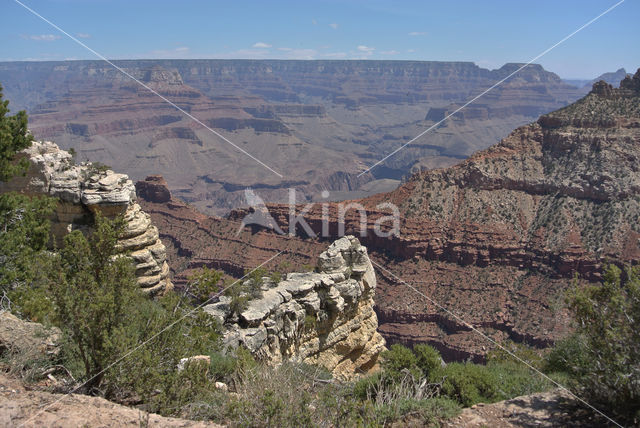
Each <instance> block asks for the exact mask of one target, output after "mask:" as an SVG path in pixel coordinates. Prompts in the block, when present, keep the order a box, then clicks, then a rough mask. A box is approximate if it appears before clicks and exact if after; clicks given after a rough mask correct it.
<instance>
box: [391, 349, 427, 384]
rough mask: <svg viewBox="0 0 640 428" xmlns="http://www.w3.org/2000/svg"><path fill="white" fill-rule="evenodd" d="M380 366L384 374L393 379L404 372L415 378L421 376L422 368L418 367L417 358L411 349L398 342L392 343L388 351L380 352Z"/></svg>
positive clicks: (400, 376)
mask: <svg viewBox="0 0 640 428" xmlns="http://www.w3.org/2000/svg"><path fill="white" fill-rule="evenodd" d="M380 357H381V358H382V362H381V366H382V369H383V370H384V372H385V374H386V375H387V376H389V377H391V378H393V379H400V378H402V377H404V376H405V373H407V372H408V373H410V374H411V375H412V376H413V377H415V378H420V377H422V374H423V373H422V370H420V368H419V367H418V358H417V357H416V355H415V354H414V353H413V352H412V351H411V349H409V348H407V347H405V346H402V345H400V344H397V343H396V344H393V345H391V347H390V348H389V350H388V351H384V352H382V353H381V354H380Z"/></svg>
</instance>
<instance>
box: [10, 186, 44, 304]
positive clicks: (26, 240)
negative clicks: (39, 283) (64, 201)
mask: <svg viewBox="0 0 640 428" xmlns="http://www.w3.org/2000/svg"><path fill="white" fill-rule="evenodd" d="M54 206H55V200H54V199H52V198H48V197H39V198H36V197H29V196H25V195H20V194H17V193H3V194H1V195H0V292H5V293H12V292H14V291H15V290H17V289H18V288H19V287H20V286H25V287H29V286H31V285H32V284H33V281H34V280H35V278H36V277H37V276H38V275H40V274H42V269H41V266H40V264H41V262H42V261H43V260H42V258H43V257H44V256H43V252H44V251H45V250H46V246H47V243H48V242H49V221H48V216H49V215H50V214H51V213H52V211H53V208H54Z"/></svg>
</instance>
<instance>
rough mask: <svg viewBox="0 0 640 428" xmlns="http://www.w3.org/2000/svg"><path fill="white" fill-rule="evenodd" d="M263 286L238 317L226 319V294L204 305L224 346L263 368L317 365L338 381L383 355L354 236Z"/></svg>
mask: <svg viewBox="0 0 640 428" xmlns="http://www.w3.org/2000/svg"><path fill="white" fill-rule="evenodd" d="M265 280H266V278H265ZM265 284H266V285H263V290H262V296H261V297H259V298H257V299H254V300H251V301H250V302H249V304H248V307H247V308H246V309H245V310H243V311H242V312H241V313H240V314H234V313H232V311H231V309H230V302H231V298H229V297H226V296H224V297H221V298H220V301H219V302H217V303H214V304H211V305H207V306H205V311H206V312H208V313H209V314H211V315H212V316H214V317H216V318H217V319H218V320H219V321H220V322H221V323H222V324H223V325H224V327H225V329H226V332H225V336H224V340H225V343H226V344H227V346H231V347H236V346H239V345H243V346H245V347H246V348H247V349H249V350H250V351H251V353H252V354H254V355H255V356H256V357H258V358H261V359H264V360H266V361H269V362H271V363H278V362H281V361H283V360H286V359H294V360H297V361H301V362H305V363H309V364H316V365H320V366H323V367H325V368H326V369H327V370H329V371H331V372H332V373H333V374H334V375H335V376H338V377H341V378H352V377H354V376H355V375H357V374H361V373H366V372H368V371H369V370H371V369H372V368H374V367H375V366H376V363H377V358H378V355H379V353H380V352H381V351H382V350H384V349H385V348H384V345H385V342H384V339H383V338H382V336H380V334H379V333H378V332H377V331H376V330H377V327H378V319H377V316H376V314H375V312H374V311H373V304H374V303H373V297H374V293H375V287H376V277H375V273H374V271H373V267H372V265H371V262H370V261H369V257H368V255H367V249H366V248H365V247H363V246H362V245H360V242H359V241H358V240H357V239H356V238H354V237H352V236H348V237H343V238H340V239H338V240H337V241H335V242H334V243H333V244H331V245H330V246H329V248H328V249H327V250H326V251H325V252H323V253H322V254H321V255H320V257H319V258H318V266H317V272H309V273H290V274H287V276H286V278H285V279H284V280H282V281H280V282H279V283H274V282H270V281H265Z"/></svg>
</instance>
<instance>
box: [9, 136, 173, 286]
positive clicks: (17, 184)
mask: <svg viewBox="0 0 640 428" xmlns="http://www.w3.org/2000/svg"><path fill="white" fill-rule="evenodd" d="M18 156H19V157H26V158H28V159H29V162H30V164H29V169H28V171H27V173H26V174H25V175H24V176H16V177H14V178H13V179H11V180H10V181H8V182H0V192H9V191H16V192H20V193H25V194H28V195H48V196H52V197H55V198H57V199H58V204H57V206H56V209H55V212H54V213H53V216H52V218H51V232H52V235H53V239H54V240H55V243H56V245H57V246H60V245H62V238H63V237H64V236H65V235H66V234H67V233H69V232H70V231H72V230H76V229H79V230H82V231H89V230H90V228H91V224H92V223H93V218H94V216H95V214H96V213H98V212H99V213H101V214H102V215H104V216H106V217H109V218H113V217H115V216H117V215H123V216H124V220H125V230H124V234H123V236H122V238H121V239H120V240H119V241H118V245H119V247H120V249H121V250H122V251H123V252H126V253H128V254H129V255H130V256H131V258H132V259H133V260H134V263H135V268H136V276H137V278H138V283H139V284H140V287H142V289H143V290H144V291H146V292H148V293H151V294H155V293H158V292H161V291H163V290H165V289H167V288H170V287H171V286H172V284H171V281H170V278H169V266H168V264H167V261H166V249H165V246H164V244H163V243H162V241H161V240H160V238H159V235H158V229H157V228H156V227H155V226H154V225H153V224H152V223H151V219H150V218H149V215H148V214H146V213H145V212H144V211H142V209H141V208H140V205H138V203H137V197H136V192H135V187H134V185H133V182H132V181H131V180H130V179H129V177H128V176H127V175H125V174H118V173H115V172H113V171H112V170H110V169H108V168H107V167H104V166H101V165H98V164H92V163H83V164H79V165H76V164H75V162H74V160H73V157H72V155H71V154H70V153H69V152H67V151H64V150H61V149H60V148H59V147H58V146H57V145H56V144H55V143H52V142H48V141H39V142H34V143H33V144H32V145H31V147H29V148H27V149H25V150H23V151H22V152H20V153H19V154H18Z"/></svg>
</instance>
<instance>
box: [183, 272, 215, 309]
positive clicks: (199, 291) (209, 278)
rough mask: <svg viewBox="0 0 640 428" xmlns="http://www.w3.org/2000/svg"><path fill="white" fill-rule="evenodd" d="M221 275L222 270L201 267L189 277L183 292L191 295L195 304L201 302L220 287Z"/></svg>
mask: <svg viewBox="0 0 640 428" xmlns="http://www.w3.org/2000/svg"><path fill="white" fill-rule="evenodd" d="M222 277H223V274H222V272H218V271H217V270H214V269H209V268H207V267H203V268H202V269H200V271H198V272H197V273H195V274H193V275H191V276H190V277H189V279H188V283H187V287H186V289H185V294H188V295H190V296H192V297H193V298H194V299H195V301H196V303H197V304H202V303H204V302H206V301H207V300H209V299H210V298H211V297H212V296H213V295H214V294H215V293H217V292H219V291H220V290H221V289H222V285H221V281H222Z"/></svg>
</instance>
